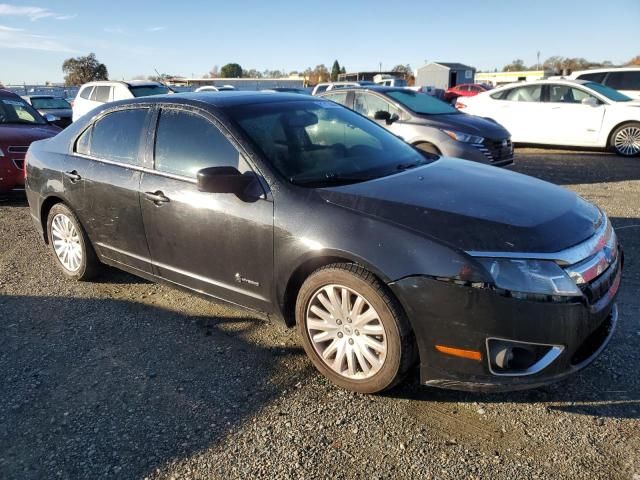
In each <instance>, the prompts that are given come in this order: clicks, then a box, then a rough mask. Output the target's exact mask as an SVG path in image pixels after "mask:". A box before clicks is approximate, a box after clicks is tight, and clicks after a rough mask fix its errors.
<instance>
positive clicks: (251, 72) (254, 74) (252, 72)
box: [242, 68, 262, 78]
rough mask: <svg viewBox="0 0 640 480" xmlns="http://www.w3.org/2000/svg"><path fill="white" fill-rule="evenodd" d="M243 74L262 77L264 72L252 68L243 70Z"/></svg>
mask: <svg viewBox="0 0 640 480" xmlns="http://www.w3.org/2000/svg"><path fill="white" fill-rule="evenodd" d="M242 76H243V77H246V78H262V72H259V71H258V70H256V69H255V68H252V69H251V70H243V71H242Z"/></svg>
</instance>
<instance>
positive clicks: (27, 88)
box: [4, 85, 80, 98]
mask: <svg viewBox="0 0 640 480" xmlns="http://www.w3.org/2000/svg"><path fill="white" fill-rule="evenodd" d="M4 88H5V89H6V90H9V91H10V92H13V93H17V94H18V95H52V96H54V97H60V98H75V97H76V94H77V93H78V90H79V89H80V87H54V86H51V85H5V87H4Z"/></svg>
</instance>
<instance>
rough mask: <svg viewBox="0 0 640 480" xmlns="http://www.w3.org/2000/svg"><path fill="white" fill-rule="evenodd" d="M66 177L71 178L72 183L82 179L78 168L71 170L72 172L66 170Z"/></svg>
mask: <svg viewBox="0 0 640 480" xmlns="http://www.w3.org/2000/svg"><path fill="white" fill-rule="evenodd" d="M64 175H65V177H67V178H68V179H69V180H71V183H75V182H77V181H78V180H80V179H82V177H81V176H80V175H78V172H77V171H76V170H71V171H70V172H64Z"/></svg>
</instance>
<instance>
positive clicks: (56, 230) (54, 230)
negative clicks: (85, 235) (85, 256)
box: [51, 213, 82, 272]
mask: <svg viewBox="0 0 640 480" xmlns="http://www.w3.org/2000/svg"><path fill="white" fill-rule="evenodd" d="M51 241H52V243H53V250H54V251H55V253H56V256H57V257H58V260H60V263H61V264H62V266H63V267H64V268H66V269H67V270H68V271H70V272H76V271H78V270H79V269H80V265H81V264H82V243H81V242H80V234H79V232H78V230H77V229H76V227H75V225H74V224H73V222H72V221H71V219H70V218H69V217H68V216H66V215H64V214H62V213H59V214H57V215H56V216H55V217H53V220H52V222H51Z"/></svg>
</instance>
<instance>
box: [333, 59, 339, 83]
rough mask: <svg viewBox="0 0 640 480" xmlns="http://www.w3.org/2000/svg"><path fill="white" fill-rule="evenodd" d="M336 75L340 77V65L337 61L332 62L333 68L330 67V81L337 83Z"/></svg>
mask: <svg viewBox="0 0 640 480" xmlns="http://www.w3.org/2000/svg"><path fill="white" fill-rule="evenodd" d="M338 75H340V64H339V63H338V60H334V61H333V66H332V67H331V81H332V82H337V81H338Z"/></svg>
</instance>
